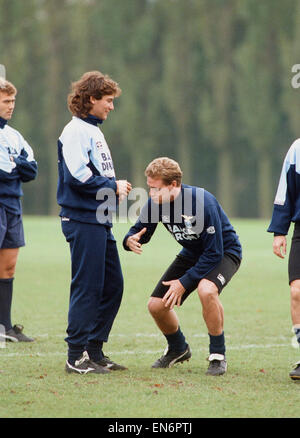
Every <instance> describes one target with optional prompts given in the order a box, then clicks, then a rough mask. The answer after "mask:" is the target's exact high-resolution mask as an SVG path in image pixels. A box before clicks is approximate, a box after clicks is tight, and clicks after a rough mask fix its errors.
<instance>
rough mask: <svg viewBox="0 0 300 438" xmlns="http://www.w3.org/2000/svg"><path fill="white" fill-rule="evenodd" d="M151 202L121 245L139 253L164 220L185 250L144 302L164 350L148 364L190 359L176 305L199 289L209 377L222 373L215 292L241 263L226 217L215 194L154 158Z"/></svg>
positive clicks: (221, 338) (149, 179)
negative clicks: (184, 181) (164, 343)
mask: <svg viewBox="0 0 300 438" xmlns="http://www.w3.org/2000/svg"><path fill="white" fill-rule="evenodd" d="M145 175H146V176H147V184H148V186H149V189H150V198H149V200H148V203H147V204H146V205H145V207H144V208H143V210H142V212H141V215H140V217H139V218H138V220H137V222H136V223H135V225H134V226H132V227H131V228H130V230H129V232H128V233H127V235H126V236H125V238H124V241H123V246H124V248H125V249H126V250H131V251H133V252H135V253H137V254H140V253H141V252H142V249H141V246H142V245H143V244H145V243H147V242H149V240H150V239H151V237H152V235H153V233H154V231H155V229H156V226H157V223H158V222H162V223H163V225H164V226H165V228H166V229H167V230H168V231H169V232H170V233H171V235H172V236H173V237H174V238H175V239H176V240H177V242H178V243H179V244H180V245H182V247H183V249H182V250H181V252H180V253H179V254H178V255H177V257H176V259H175V260H174V262H173V263H172V264H171V265H170V267H169V268H168V269H167V271H166V272H165V273H164V274H163V276H162V278H161V279H160V281H159V282H158V284H157V286H156V288H155V289H154V291H153V293H152V296H151V298H150V300H149V303H148V309H149V311H150V313H151V315H152V317H153V318H154V320H155V322H156V324H157V326H158V328H159V329H160V330H161V332H162V333H163V334H164V335H165V337H166V340H167V343H168V347H167V349H166V351H165V353H164V355H163V356H162V357H161V358H159V359H158V360H157V361H156V362H155V363H154V364H153V365H152V366H153V368H169V367H171V366H173V365H174V364H175V363H177V362H183V361H185V360H188V359H189V358H190V357H191V351H190V348H189V345H188V344H187V342H186V341H185V337H184V335H183V333H182V331H181V329H180V327H179V321H178V318H177V315H176V313H175V311H174V306H175V305H177V306H180V305H182V304H183V302H184V300H185V299H186V298H187V297H188V296H189V295H190V293H191V292H193V290H195V289H197V291H198V295H199V298H200V301H201V304H202V312H203V317H204V320H205V323H206V326H207V329H208V334H209V339H210V344H209V353H210V354H209V358H208V360H209V367H208V370H207V374H208V375H212V376H217V375H221V374H224V373H225V372H226V369H227V362H226V358H225V336H224V331H223V326H224V311H223V306H222V304H221V301H220V299H219V294H220V293H221V291H222V289H223V288H224V287H225V286H226V285H227V284H228V282H229V281H230V279H231V278H232V276H233V275H234V274H235V273H236V271H237V270H238V268H239V266H240V262H241V245H240V242H239V239H238V237H237V235H236V233H235V231H234V229H233V227H232V225H231V224H230V222H229V220H228V218H227V216H226V214H225V213H224V211H223V210H222V208H221V206H220V204H219V203H218V201H217V200H216V199H215V197H214V196H213V195H211V194H210V193H209V192H207V191H206V190H204V189H200V188H197V187H192V186H188V185H185V184H182V183H181V180H182V172H181V169H180V167H179V165H178V163H177V162H176V161H174V160H171V159H169V158H166V157H163V158H157V159H155V160H153V161H152V162H151V163H150V164H149V165H148V167H147V168H146V171H145Z"/></svg>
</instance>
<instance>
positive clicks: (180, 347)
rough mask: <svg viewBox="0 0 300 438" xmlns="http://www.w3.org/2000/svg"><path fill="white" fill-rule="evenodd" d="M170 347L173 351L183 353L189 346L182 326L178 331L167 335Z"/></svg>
mask: <svg viewBox="0 0 300 438" xmlns="http://www.w3.org/2000/svg"><path fill="white" fill-rule="evenodd" d="M165 337H166V339H167V341H168V345H169V349H170V350H172V351H178V353H181V352H182V351H184V350H185V349H186V348H187V343H186V342H185V337H184V335H183V333H182V331H181V330H180V327H178V330H177V332H175V333H172V334H171V335H165Z"/></svg>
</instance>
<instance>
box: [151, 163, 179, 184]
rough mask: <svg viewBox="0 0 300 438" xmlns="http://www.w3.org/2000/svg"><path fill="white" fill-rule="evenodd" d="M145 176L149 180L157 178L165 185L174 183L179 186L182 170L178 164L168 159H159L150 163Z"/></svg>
mask: <svg viewBox="0 0 300 438" xmlns="http://www.w3.org/2000/svg"><path fill="white" fill-rule="evenodd" d="M145 175H146V176H149V177H150V178H159V179H161V180H162V181H163V183H164V184H165V185H170V184H171V183H172V182H173V181H176V183H177V186H179V185H180V184H181V181H182V170H181V169H180V166H179V164H178V163H177V162H176V161H175V160H172V159H171V158H168V157H159V158H155V160H153V161H151V163H149V164H148V166H147V167H146V170H145Z"/></svg>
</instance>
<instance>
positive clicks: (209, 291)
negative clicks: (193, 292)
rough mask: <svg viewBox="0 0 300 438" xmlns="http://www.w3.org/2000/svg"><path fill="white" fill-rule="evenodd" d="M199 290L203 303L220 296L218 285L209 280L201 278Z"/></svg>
mask: <svg viewBox="0 0 300 438" xmlns="http://www.w3.org/2000/svg"><path fill="white" fill-rule="evenodd" d="M197 290H198V295H199V298H200V300H201V303H202V305H206V304H209V303H210V302H212V301H214V300H216V299H218V297H219V294H218V288H217V286H216V285H215V284H214V283H213V282H212V281H209V280H205V279H203V280H201V281H200V283H199V284H198V288H197Z"/></svg>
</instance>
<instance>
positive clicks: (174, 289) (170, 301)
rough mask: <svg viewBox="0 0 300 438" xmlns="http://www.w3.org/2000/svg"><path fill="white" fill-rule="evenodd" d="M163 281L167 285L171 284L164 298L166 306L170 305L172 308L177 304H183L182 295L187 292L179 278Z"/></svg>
mask: <svg viewBox="0 0 300 438" xmlns="http://www.w3.org/2000/svg"><path fill="white" fill-rule="evenodd" d="M162 283H163V284H164V285H165V286H170V287H169V289H168V291H167V293H166V294H165V296H164V297H163V299H162V301H163V302H164V303H165V307H169V308H170V310H172V309H173V307H174V306H175V305H177V306H178V307H179V306H180V304H181V298H182V295H183V294H184V292H185V288H184V287H183V286H182V284H181V283H180V281H179V280H170V281H163V282H162Z"/></svg>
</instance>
